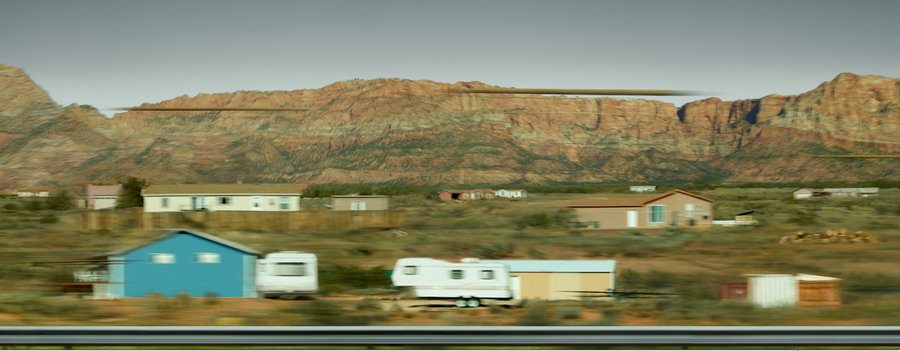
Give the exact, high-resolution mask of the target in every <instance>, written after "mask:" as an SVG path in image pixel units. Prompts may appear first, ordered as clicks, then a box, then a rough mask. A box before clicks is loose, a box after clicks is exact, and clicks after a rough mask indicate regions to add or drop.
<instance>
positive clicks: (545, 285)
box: [481, 260, 616, 300]
mask: <svg viewBox="0 0 900 351" xmlns="http://www.w3.org/2000/svg"><path fill="white" fill-rule="evenodd" d="M481 262H484V263H503V264H506V265H507V267H509V274H510V275H511V276H512V277H513V280H512V284H517V285H518V288H517V289H516V288H514V289H513V291H518V292H519V296H513V298H516V299H541V300H579V299H581V298H580V296H581V295H586V294H588V293H583V292H584V291H591V292H597V293H598V294H599V293H601V292H607V291H610V290H615V288H616V261H613V260H571V261H570V260H482V261H481Z"/></svg>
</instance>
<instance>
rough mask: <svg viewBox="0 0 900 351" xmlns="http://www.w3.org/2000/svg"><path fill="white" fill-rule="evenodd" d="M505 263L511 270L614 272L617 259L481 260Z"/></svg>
mask: <svg viewBox="0 0 900 351" xmlns="http://www.w3.org/2000/svg"><path fill="white" fill-rule="evenodd" d="M481 262H484V263H503V264H506V265H507V266H508V267H509V271H510V272H554V273H614V272H615V271H616V261H615V260H602V261H601V260H481Z"/></svg>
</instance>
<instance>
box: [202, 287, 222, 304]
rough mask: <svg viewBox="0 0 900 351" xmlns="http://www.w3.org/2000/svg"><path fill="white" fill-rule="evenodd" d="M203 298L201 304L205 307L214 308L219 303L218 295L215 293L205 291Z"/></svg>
mask: <svg viewBox="0 0 900 351" xmlns="http://www.w3.org/2000/svg"><path fill="white" fill-rule="evenodd" d="M203 297H204V300H203V302H204V303H205V304H206V305H207V306H215V305H217V304H218V303H219V293H217V292H215V291H205V292H203Z"/></svg>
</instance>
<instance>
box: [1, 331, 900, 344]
mask: <svg viewBox="0 0 900 351" xmlns="http://www.w3.org/2000/svg"><path fill="white" fill-rule="evenodd" d="M224 345H228V346H301V345H302V346H683V347H687V346H900V327H0V346H224Z"/></svg>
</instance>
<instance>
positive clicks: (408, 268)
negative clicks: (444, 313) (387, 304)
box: [391, 258, 515, 307]
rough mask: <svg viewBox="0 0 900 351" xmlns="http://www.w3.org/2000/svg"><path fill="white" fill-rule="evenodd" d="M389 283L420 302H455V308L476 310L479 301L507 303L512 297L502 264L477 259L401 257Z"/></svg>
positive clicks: (506, 273)
mask: <svg viewBox="0 0 900 351" xmlns="http://www.w3.org/2000/svg"><path fill="white" fill-rule="evenodd" d="M391 281H392V282H393V283H394V286H397V287H410V288H411V289H412V292H413V293H415V295H416V296H417V297H419V298H422V299H434V300H455V301H456V306H457V307H478V306H480V305H481V300H510V299H512V298H513V296H514V295H515V292H514V291H513V289H512V285H513V284H511V279H510V276H509V269H508V268H507V266H506V265H505V264H501V263H483V262H481V261H479V260H478V259H477V258H465V259H463V260H462V262H461V263H454V262H447V261H442V260H436V259H433V258H402V259H400V260H397V264H396V266H394V271H393V273H392V274H391Z"/></svg>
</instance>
